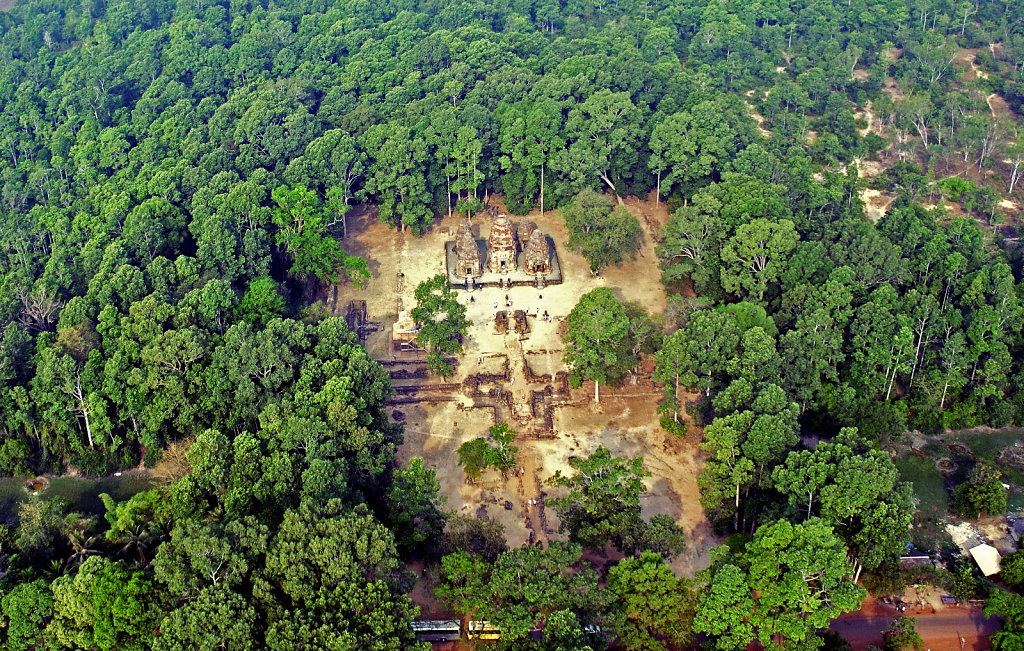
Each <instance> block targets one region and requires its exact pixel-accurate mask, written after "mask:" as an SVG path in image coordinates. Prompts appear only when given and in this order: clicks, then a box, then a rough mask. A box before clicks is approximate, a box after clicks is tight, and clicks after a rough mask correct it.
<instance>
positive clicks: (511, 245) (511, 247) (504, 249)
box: [487, 215, 516, 274]
mask: <svg viewBox="0 0 1024 651" xmlns="http://www.w3.org/2000/svg"><path fill="white" fill-rule="evenodd" d="M487 268H488V269H490V270H491V271H492V272H493V273H498V274H503V273H505V274H507V273H510V272H511V271H512V270H513V269H515V268H516V238H515V236H514V235H513V233H512V222H510V221H509V220H508V217H506V216H505V215H498V217H497V219H495V220H494V223H493V224H491V234H490V236H489V237H488V238H487Z"/></svg>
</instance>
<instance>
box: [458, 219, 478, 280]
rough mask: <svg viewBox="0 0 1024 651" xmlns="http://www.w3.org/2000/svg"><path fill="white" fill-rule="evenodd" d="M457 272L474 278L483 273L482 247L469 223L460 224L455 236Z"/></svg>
mask: <svg viewBox="0 0 1024 651" xmlns="http://www.w3.org/2000/svg"><path fill="white" fill-rule="evenodd" d="M455 256H456V258H457V262H456V264H455V273H456V275H459V276H466V277H467V278H472V277H474V276H479V275H480V274H481V273H483V261H482V260H481V259H480V257H481V256H480V247H479V246H477V244H476V240H475V239H474V238H473V232H472V231H471V230H470V229H469V224H466V223H463V224H460V225H459V230H458V234H457V235H456V236H455Z"/></svg>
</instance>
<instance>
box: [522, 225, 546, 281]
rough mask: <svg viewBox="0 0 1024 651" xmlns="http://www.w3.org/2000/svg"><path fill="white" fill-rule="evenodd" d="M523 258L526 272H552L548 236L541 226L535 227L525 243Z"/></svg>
mask: <svg viewBox="0 0 1024 651" xmlns="http://www.w3.org/2000/svg"><path fill="white" fill-rule="evenodd" d="M523 258H524V262H523V266H524V267H525V268H526V273H528V274H548V273H551V251H550V249H549V248H548V238H547V236H546V235H544V233H542V232H541V231H540V229H539V228H535V229H533V232H532V233H530V237H529V239H528V240H526V241H525V243H524V244H523Z"/></svg>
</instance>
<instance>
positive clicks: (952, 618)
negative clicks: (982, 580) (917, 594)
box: [829, 600, 999, 651]
mask: <svg viewBox="0 0 1024 651" xmlns="http://www.w3.org/2000/svg"><path fill="white" fill-rule="evenodd" d="M893 614H894V612H893V609H892V608H891V607H888V606H884V605H882V604H879V603H878V602H877V601H875V600H869V601H868V602H865V605H864V608H863V609H861V610H859V611H857V612H854V613H846V614H845V615H842V616H841V617H839V619H837V620H836V621H834V622H832V626H830V627H829V628H830V629H831V630H833V631H835V632H837V633H839V634H840V635H842V636H843V638H844V639H845V640H846V641H847V642H849V643H850V644H851V645H852V646H853V648H854V649H855V651H859V650H861V649H867V648H868V647H869V646H871V645H874V646H880V645H881V643H882V631H884V630H885V628H886V627H887V626H888V625H889V623H890V622H891V621H892V617H893ZM906 614H907V615H909V616H913V617H914V618H915V619H916V620H917V632H918V633H919V634H920V635H921V638H922V639H923V640H924V646H925V648H926V649H930V650H934V651H940V650H941V651H955V650H956V649H961V648H962V649H970V650H972V651H982V650H983V649H990V648H992V646H991V644H990V643H989V636H990V635H992V634H993V633H994V632H996V631H997V630H998V629H999V623H998V622H997V621H996V620H995V618H991V619H987V618H986V617H985V616H984V615H983V614H982V612H981V609H980V608H977V607H966V606H961V607H957V606H954V607H949V608H945V609H943V610H940V611H939V612H936V613H906ZM961 640H962V642H963V644H962V646H961Z"/></svg>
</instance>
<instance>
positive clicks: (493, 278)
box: [444, 235, 562, 289]
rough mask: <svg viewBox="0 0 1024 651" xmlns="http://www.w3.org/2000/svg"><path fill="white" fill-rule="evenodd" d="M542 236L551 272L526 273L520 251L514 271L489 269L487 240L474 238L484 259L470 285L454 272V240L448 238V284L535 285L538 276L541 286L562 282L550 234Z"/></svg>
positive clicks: (445, 247) (460, 286) (456, 261)
mask: <svg viewBox="0 0 1024 651" xmlns="http://www.w3.org/2000/svg"><path fill="white" fill-rule="evenodd" d="M544 237H546V238H547V241H548V250H549V251H551V272H550V273H546V274H528V273H526V272H525V271H524V269H525V264H526V259H525V258H526V255H525V254H524V253H523V252H522V251H519V252H518V253H516V269H515V271H510V272H508V273H502V274H498V273H494V272H492V271H489V270H488V269H487V268H486V266H487V242H486V240H476V245H477V246H478V247H480V259H481V260H483V261H484V272H483V273H482V274H480V275H479V276H475V277H474V278H472V285H471V284H470V283H469V279H467V278H466V277H465V276H459V275H456V274H455V269H456V268H457V266H456V265H457V263H458V256H457V255H456V254H455V242H454V241H451V240H449V241H447V242H445V243H444V253H445V262H446V264H445V268H446V269H447V271H448V284H450V285H451V286H452V287H457V288H459V289H471V288H472V287H519V286H531V287H537V286H538V283H537V280H538V277H539V278H540V279H541V281H542V282H543V286H547V285H557V284H559V283H561V282H562V268H561V267H560V266H559V264H558V254H557V253H556V252H555V243H554V241H553V240H552V239H551V237H550V236H547V235H545V236H544Z"/></svg>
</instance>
